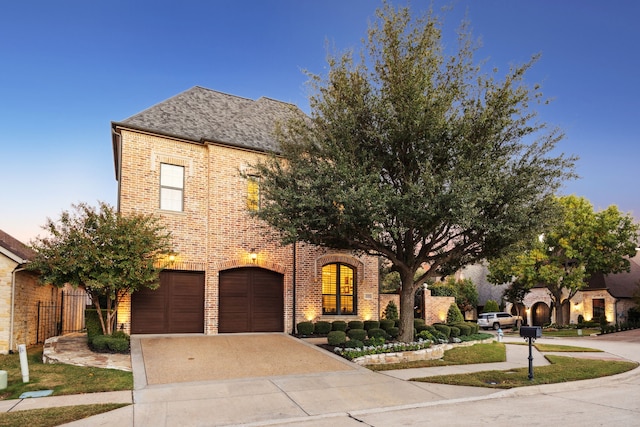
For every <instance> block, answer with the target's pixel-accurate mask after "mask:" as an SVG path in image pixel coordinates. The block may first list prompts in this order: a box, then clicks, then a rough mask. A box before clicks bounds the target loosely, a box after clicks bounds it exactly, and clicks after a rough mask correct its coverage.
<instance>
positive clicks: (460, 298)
mask: <svg viewBox="0 0 640 427" xmlns="http://www.w3.org/2000/svg"><path fill="white" fill-rule="evenodd" d="M429 289H430V290H431V295H433V296H450V297H455V299H456V305H457V306H458V308H459V309H460V310H462V311H470V310H473V309H474V308H476V306H477V305H478V297H479V296H478V288H476V285H474V283H473V281H472V280H471V279H459V280H458V279H456V278H455V277H448V278H447V279H446V280H445V281H444V282H435V283H432V284H429Z"/></svg>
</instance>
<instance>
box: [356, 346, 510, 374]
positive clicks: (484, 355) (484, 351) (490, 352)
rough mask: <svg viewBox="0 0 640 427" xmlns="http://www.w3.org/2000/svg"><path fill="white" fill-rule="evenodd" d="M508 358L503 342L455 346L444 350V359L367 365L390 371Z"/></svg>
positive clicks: (371, 367) (490, 361)
mask: <svg viewBox="0 0 640 427" xmlns="http://www.w3.org/2000/svg"><path fill="white" fill-rule="evenodd" d="M505 360H507V353H506V350H505V346H504V344H502V343H497V342H493V343H487V344H474V345H472V346H467V347H455V348H452V349H451V350H447V351H445V352H444V357H443V358H442V359H435V360H415V361H411V362H403V363H389V364H381V365H366V367H367V368H369V369H371V370H372V371H390V370H394V369H411V368H432V367H435V366H447V365H468V364H471V363H494V362H504V361H505Z"/></svg>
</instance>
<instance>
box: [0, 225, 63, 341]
mask: <svg viewBox="0 0 640 427" xmlns="http://www.w3.org/2000/svg"><path fill="white" fill-rule="evenodd" d="M34 255H35V253H34V252H33V250H31V249H30V248H29V247H27V246H26V245H25V244H23V243H22V242H20V241H18V240H17V239H15V238H13V237H11V236H10V235H9V234H7V233H5V232H4V231H2V230H0V354H7V353H9V352H10V351H12V352H13V351H16V350H17V349H18V344H25V345H33V344H36V343H37V342H38V340H39V337H38V336H37V335H38V331H37V321H38V306H37V301H39V300H42V301H50V300H51V298H56V297H57V292H56V291H57V289H54V288H53V287H52V286H40V285H39V284H38V283H37V281H38V277H37V275H35V274H33V273H31V272H29V271H26V270H25V268H24V267H25V265H26V264H27V263H28V262H29V260H30V259H32V258H33V256H34Z"/></svg>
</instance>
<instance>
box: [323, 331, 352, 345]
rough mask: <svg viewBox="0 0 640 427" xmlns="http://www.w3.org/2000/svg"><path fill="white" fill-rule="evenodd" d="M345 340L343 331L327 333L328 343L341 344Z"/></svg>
mask: <svg viewBox="0 0 640 427" xmlns="http://www.w3.org/2000/svg"><path fill="white" fill-rule="evenodd" d="M346 342H347V334H346V333H345V332H344V331H331V332H329V333H328V334H327V343H328V344H329V345H341V344H344V343H346Z"/></svg>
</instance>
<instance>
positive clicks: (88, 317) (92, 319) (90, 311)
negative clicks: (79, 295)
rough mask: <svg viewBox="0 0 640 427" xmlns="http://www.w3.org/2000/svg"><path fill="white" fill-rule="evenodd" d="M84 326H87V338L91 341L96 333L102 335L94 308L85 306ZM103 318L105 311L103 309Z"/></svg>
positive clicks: (96, 311)
mask: <svg viewBox="0 0 640 427" xmlns="http://www.w3.org/2000/svg"><path fill="white" fill-rule="evenodd" d="M84 318H85V327H86V328H87V340H88V341H89V342H91V341H92V340H93V338H94V337H95V336H97V335H102V326H100V318H99V317H98V310H96V309H95V308H87V309H85V311H84ZM102 318H103V319H105V313H104V311H103V317H102Z"/></svg>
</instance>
